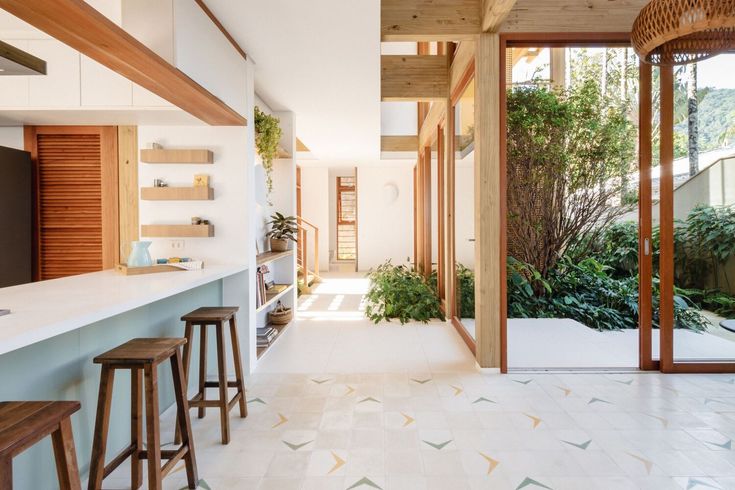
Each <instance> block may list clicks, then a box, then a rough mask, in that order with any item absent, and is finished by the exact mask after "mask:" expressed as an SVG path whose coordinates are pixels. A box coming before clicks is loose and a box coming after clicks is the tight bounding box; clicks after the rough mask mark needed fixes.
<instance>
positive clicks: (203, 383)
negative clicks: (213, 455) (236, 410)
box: [176, 306, 248, 444]
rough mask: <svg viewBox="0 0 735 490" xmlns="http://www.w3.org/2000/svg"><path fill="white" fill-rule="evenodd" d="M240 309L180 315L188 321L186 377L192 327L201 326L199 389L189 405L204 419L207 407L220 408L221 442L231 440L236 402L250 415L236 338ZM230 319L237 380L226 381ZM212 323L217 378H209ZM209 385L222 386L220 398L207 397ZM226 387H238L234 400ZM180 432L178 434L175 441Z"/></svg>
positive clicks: (211, 309)
mask: <svg viewBox="0 0 735 490" xmlns="http://www.w3.org/2000/svg"><path fill="white" fill-rule="evenodd" d="M239 309H240V308H238V307H237V306H219V307H203V308H199V309H197V310H194V311H192V312H191V313H188V314H186V315H184V316H182V317H181V320H182V321H184V322H186V328H185V330H186V331H185V334H184V335H185V336H186V340H187V343H186V345H185V346H184V376H185V378H186V379H188V376H189V364H190V362H191V349H192V347H191V345H192V337H193V327H194V326H195V325H198V326H199V327H200V330H199V339H200V340H199V347H200V348H199V392H198V393H197V394H196V395H194V397H193V398H192V399H191V400H189V406H190V407H192V408H194V407H196V408H198V409H199V418H200V419H201V418H203V417H204V414H205V409H206V408H209V407H214V408H219V410H220V426H221V429H222V444H229V442H230V417H229V414H230V410H232V407H234V406H235V403H238V402H239V404H240V417H247V416H248V408H247V405H246V403H245V384H244V383H243V379H242V363H241V359H240V343H239V341H238V339H237V322H236V320H235V313H237V311H238V310H239ZM225 322H229V325H230V340H231V342H232V355H233V357H234V359H233V360H234V362H235V381H228V380H227V354H226V353H225V339H224V328H225V327H224V324H225ZM209 325H213V326H215V327H216V328H217V373H218V376H217V381H207V379H206V378H207V326H209ZM207 388H219V399H217V400H207ZM227 388H237V393H235V396H234V397H232V399H231V400H229V401H228V400H227V397H228V393H227ZM178 441H179V434H178V432H177V434H176V442H177V443H178Z"/></svg>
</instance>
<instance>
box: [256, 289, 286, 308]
mask: <svg viewBox="0 0 735 490" xmlns="http://www.w3.org/2000/svg"><path fill="white" fill-rule="evenodd" d="M277 286H285V284H277ZM293 288H294V285H293V284H289V285H288V287H287V288H286V289H284V290H283V291H281V292H280V293H273V294H268V292H267V291H266V293H265V297H266V301H265V303H263V304H262V305H261V306H260V308H258V309H257V310H255V311H256V312H260V311H263V310H265V309H266V308H268V307H269V306H271V305H272V304H274V303H275V302H276V301H278V300H279V299H281V298H282V297H284V296H285V295H286V293H288V292H289V291H291V290H292V289H293Z"/></svg>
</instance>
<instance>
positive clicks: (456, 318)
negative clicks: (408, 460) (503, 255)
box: [446, 56, 477, 356]
mask: <svg viewBox="0 0 735 490" xmlns="http://www.w3.org/2000/svg"><path fill="white" fill-rule="evenodd" d="M474 77H475V60H474V56H473V57H472V59H471V60H470V61H469V64H468V65H467V68H466V69H465V71H464V73H463V74H462V77H461V79H460V81H459V83H458V84H457V86H456V87H455V89H454V91H453V92H452V93H451V94H450V96H449V106H448V107H447V121H446V128H447V131H446V146H447V151H446V154H447V162H446V165H447V191H448V198H447V203H446V205H447V216H448V217H449V219H448V220H447V263H448V266H449V267H450V277H449V281H450V282H451V290H452V297H451V298H450V302H451V305H450V307H449V309H448V310H449V311H448V312H447V315H448V316H449V317H450V318H451V322H452V326H454V329H455V330H456V331H457V333H459V336H460V337H462V340H463V341H464V343H465V344H466V345H467V348H469V349H470V351H471V352H472V355H474V356H476V355H477V342H476V341H475V339H474V338H472V336H471V335H470V334H469V333H468V332H467V329H465V328H464V325H462V319H461V318H460V312H459V311H458V309H457V266H456V262H457V244H456V239H457V219H456V214H455V213H456V209H457V202H456V195H457V193H456V186H457V179H456V176H457V173H456V164H457V162H456V160H457V159H456V156H457V153H456V144H457V138H456V135H455V134H454V133H455V132H456V123H457V121H456V107H457V103H458V102H459V99H460V98H461V97H462V94H463V93H464V91H465V90H466V89H467V87H468V86H469V84H470V83H471V82H472V80H474Z"/></svg>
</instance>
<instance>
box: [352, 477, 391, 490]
mask: <svg viewBox="0 0 735 490" xmlns="http://www.w3.org/2000/svg"><path fill="white" fill-rule="evenodd" d="M362 485H366V486H368V487H371V488H377V489H378V490H383V489H382V488H381V487H379V486H378V485H376V484H375V482H374V481H372V480H371V479H370V478H368V477H366V476H364V477H362V478H361V479H360V480H358V481H356V482H355V483H354V484H353V485H352V486H351V487H347V490H352V489H353V488H357V487H359V486H362Z"/></svg>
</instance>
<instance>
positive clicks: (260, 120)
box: [254, 106, 283, 204]
mask: <svg viewBox="0 0 735 490" xmlns="http://www.w3.org/2000/svg"><path fill="white" fill-rule="evenodd" d="M254 119H255V147H256V148H257V150H258V155H260V159H261V160H262V161H263V170H265V186H266V195H267V197H268V203H269V204H272V203H271V202H270V195H271V192H273V160H275V159H276V158H277V157H278V145H279V143H280V141H281V136H282V134H283V131H282V130H281V121H280V119H278V118H277V117H276V116H271V115H270V114H266V113H265V112H263V111H261V110H260V108H259V107H258V106H255V118H254Z"/></svg>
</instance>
